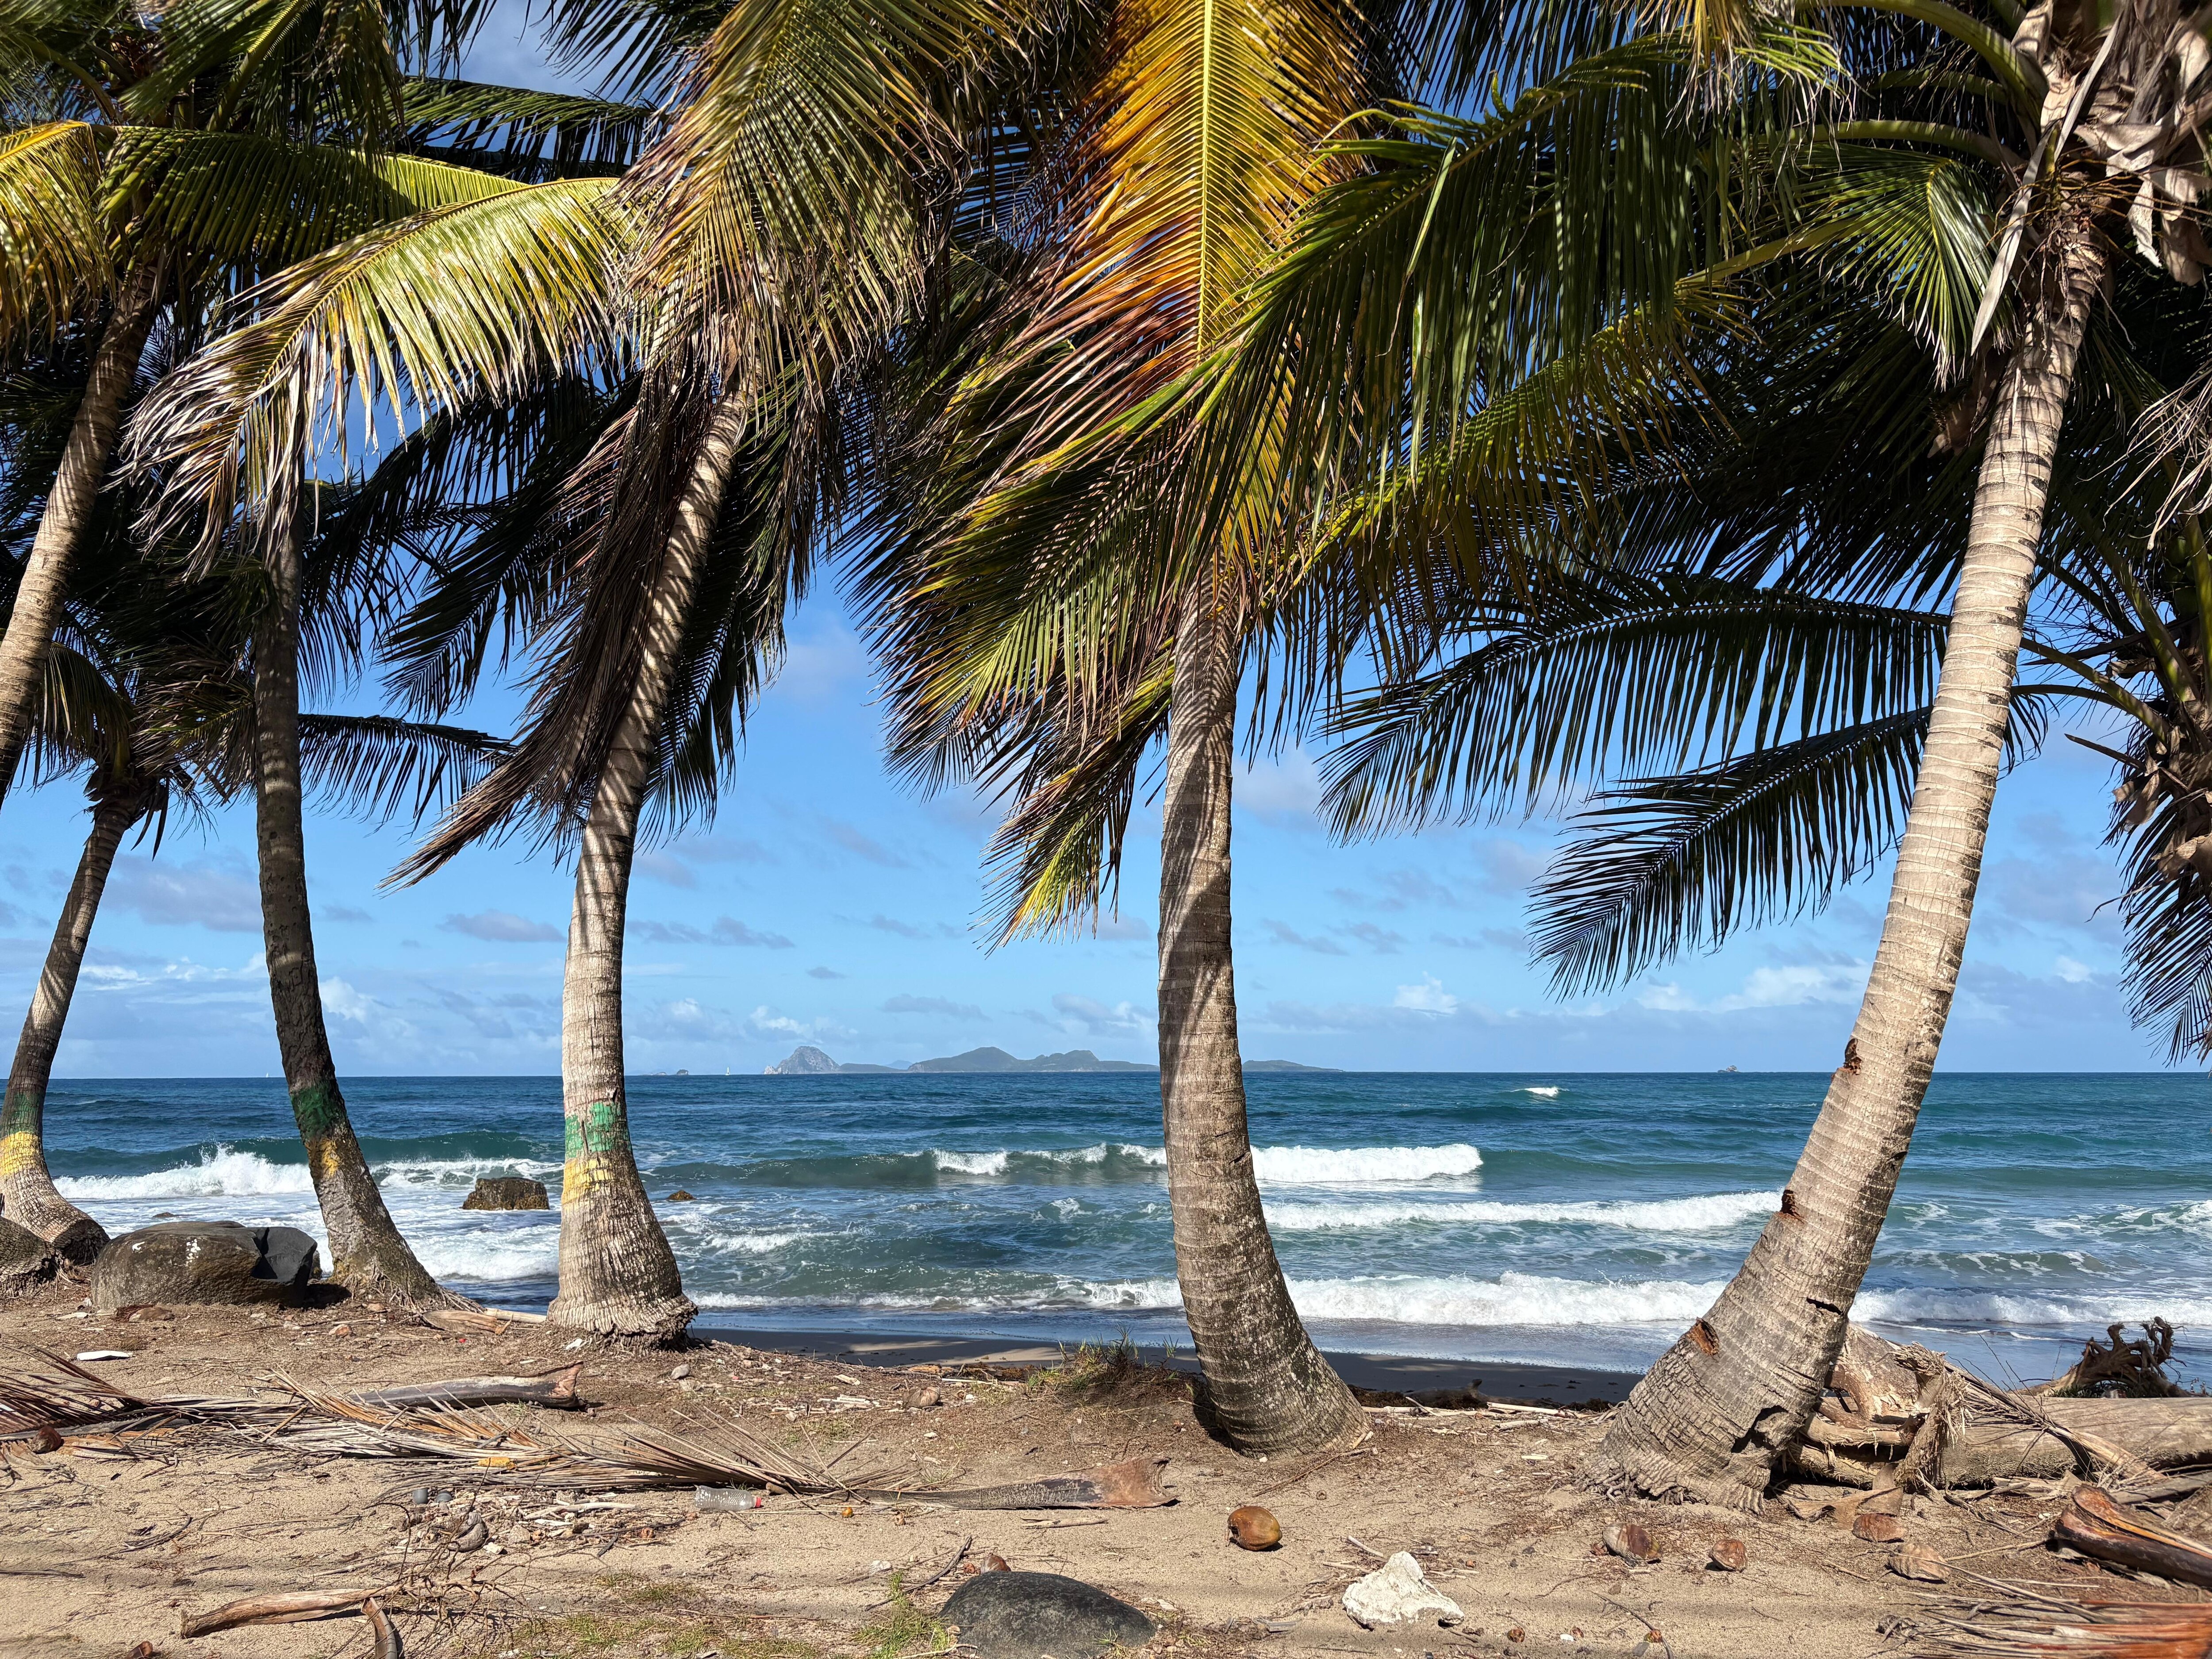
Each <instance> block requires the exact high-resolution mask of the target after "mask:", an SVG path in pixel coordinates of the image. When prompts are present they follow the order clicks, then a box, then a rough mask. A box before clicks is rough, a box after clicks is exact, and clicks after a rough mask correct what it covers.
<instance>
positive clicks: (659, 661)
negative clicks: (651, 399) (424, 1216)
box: [546, 396, 745, 1341]
mask: <svg viewBox="0 0 2212 1659" xmlns="http://www.w3.org/2000/svg"><path fill="white" fill-rule="evenodd" d="M744 424H745V422H744V406H743V404H742V402H741V401H740V399H739V398H737V397H735V396H731V397H726V398H723V400H722V401H721V402H720V404H718V405H716V407H715V410H714V415H713V417H712V418H711V419H710V420H709V421H708V426H707V431H706V435H705V436H704V438H703V439H702V441H701V444H700V449H699V453H698V455H697V457H696V459H695V460H694V461H693V463H692V466H691V472H690V477H688V478H687V479H686V480H685V482H684V495H683V498H682V499H681V500H680V501H678V503H677V507H676V520H675V525H674V527H673V528H672V529H671V532H669V538H668V546H667V548H666V550H665V552H664V554H663V556H662V559H661V563H660V569H659V574H658V575H657V576H656V577H655V578H654V581H653V592H652V593H651V594H650V595H649V596H648V598H647V602H646V613H645V637H644V640H643V642H642V646H641V650H640V652H639V658H638V671H637V678H635V680H634V681H632V682H631V684H630V691H629V702H628V704H627V705H626V706H625V707H624V708H623V711H622V716H621V719H620V720H619V721H618V723H617V726H616V728H615V732H614V737H613V739H612V741H611V744H610V745H609V748H608V751H607V757H606V762H605V765H604V766H602V767H601V769H600V771H599V781H598V787H597V788H596V790H595V791H594V793H593V794H592V813H591V817H590V818H589V819H588V820H586V823H585V825H584V835H583V840H582V843H581V845H580V848H579V849H578V852H577V855H576V897H575V902H574V907H573V908H571V910H570V913H569V918H568V966H567V969H566V971H565V972H564V974H563V975H562V984H561V1104H562V1113H563V1115H565V1117H566V1119H567V1131H568V1146H567V1156H566V1161H565V1163H564V1164H563V1166H562V1172H561V1293H560V1295H559V1296H557V1297H555V1298H554V1300H553V1305H552V1306H551V1307H550V1308H549V1309H547V1310H546V1312H547V1314H548V1315H549V1316H550V1318H551V1319H552V1321H553V1322H554V1323H556V1324H559V1325H568V1326H573V1327H574V1328H577V1329H579V1330H585V1331H589V1332H592V1334H595V1335H599V1336H611V1337H619V1338H623V1339H626V1340H635V1339H642V1340H648V1341H668V1340H672V1339H673V1338H675V1337H678V1336H680V1335H681V1334H683V1332H684V1328H685V1327H686V1326H688V1325H689V1324H690V1322H691V1318H692V1316H693V1315H694V1314H696V1313H697V1312H698V1311H699V1310H698V1309H697V1308H696V1306H695V1305H694V1304H692V1302H691V1300H690V1298H689V1297H686V1296H685V1295H684V1280H683V1275H682V1274H681V1273H678V1270H677V1267H676V1253H675V1252H674V1251H673V1250H671V1249H669V1248H668V1236H667V1235H666V1234H665V1233H664V1232H663V1231H661V1230H660V1218H659V1217H658V1216H657V1215H655V1214H654V1213H653V1202H652V1200H650V1199H648V1198H647V1196H646V1192H645V1182H644V1180H643V1179H642V1178H641V1176H639V1174H638V1172H637V1159H636V1157H635V1154H634V1153H633V1152H631V1150H630V1139H629V1094H628V1091H627V1089H626V1087H625V1085H624V1079H623V983H622V969H623V925H624V922H625V921H626V919H627V916H628V913H629V877H630V865H631V861H632V860H633V858H634V857H635V854H636V852H637V820H638V814H639V812H640V811H641V810H642V809H643V807H644V805H645V795H646V789H647V785H648V784H649V783H650V782H651V781H652V776H653V752H654V747H655V744H654V738H655V734H656V733H657V732H658V730H659V726H660V722H661V720H662V718H663V717H664V716H665V714H666V712H667V706H668V696H669V691H670V689H671V686H672V684H673V683H674V679H675V670H676V655H677V650H678V646H679V645H680V644H681V642H682V640H683V636H684V619H685V617H687V615H688V614H689V613H690V609H691V597H692V595H693V593H694V592H696V590H697V588H698V585H699V573H700V570H701V568H702V566H703V565H704V564H705V562H706V556H707V549H708V544H709V543H710V542H711V541H712V539H713V538H714V521H715V520H716V518H717V517H718V516H719V515H720V512H721V505H722V495H723V492H724V490H725V489H726V487H727V485H728V483H729V478H730V472H731V469H732V467H733V466H734V465H736V462H737V456H738V441H739V440H740V438H741V437H742V436H743V435H744Z"/></svg>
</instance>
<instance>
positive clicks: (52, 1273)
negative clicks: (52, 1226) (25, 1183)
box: [0, 1216, 62, 1301]
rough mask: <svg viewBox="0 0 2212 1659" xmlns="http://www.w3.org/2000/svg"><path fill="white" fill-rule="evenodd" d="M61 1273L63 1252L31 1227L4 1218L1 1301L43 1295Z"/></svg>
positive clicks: (0, 1248)
mask: <svg viewBox="0 0 2212 1659" xmlns="http://www.w3.org/2000/svg"><path fill="white" fill-rule="evenodd" d="M61 1272H62V1256H61V1252H60V1251H59V1250H57V1249H55V1248H54V1247H53V1246H52V1245H51V1244H49V1243H46V1240H45V1239H43V1238H40V1237H39V1236H38V1234H36V1233H34V1232H33V1231H31V1230H30V1229H29V1228H28V1227H18V1226H17V1225H15V1223H14V1222H12V1221H9V1219H7V1218H5V1217H4V1216H0V1301H5V1300H6V1299H7V1298H8V1297H14V1296H29V1295H31V1294H33V1292H34V1291H42V1290H44V1289H46V1286H47V1285H51V1284H52V1283H53V1282H54V1280H56V1279H58V1278H60V1277H61Z"/></svg>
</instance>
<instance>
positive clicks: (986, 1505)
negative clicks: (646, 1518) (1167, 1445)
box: [692, 1457, 1175, 1514]
mask: <svg viewBox="0 0 2212 1659" xmlns="http://www.w3.org/2000/svg"><path fill="white" fill-rule="evenodd" d="M1167 1466H1168V1460H1167V1459H1166V1458H1164V1457H1133V1458H1130V1459H1129V1460H1128V1461H1127V1462H1121V1463H1107V1464H1103V1465H1102V1466H1100V1467H1099V1468H1095V1469H1086V1470H1085V1471H1084V1472H1083V1473H1082V1474H1063V1475H1054V1476H1053V1477H1052V1478H1051V1479H1049V1480H1025V1481H1023V1482H1021V1483H1020V1484H1018V1485H1016V1486H969V1487H966V1488H944V1489H939V1488H906V1487H889V1486H854V1487H852V1488H850V1489H849V1491H848V1494H847V1495H848V1496H849V1497H853V1498H866V1499H868V1500H870V1501H871V1502H873V1503H878V1504H942V1505H943V1506H944V1507H945V1508H946V1509H952V1510H1156V1509H1160V1508H1163V1507H1164V1506H1165V1505H1167V1504H1172V1503H1174V1502H1175V1499H1174V1498H1172V1497H1170V1495H1169V1494H1168V1493H1167V1492H1165V1491H1164V1490H1163V1489H1162V1487H1161V1486H1160V1472H1161V1471H1162V1470H1164V1469H1165V1468H1167ZM755 1496H756V1494H755V1493H754V1492H748V1491H745V1490H744V1489H742V1488H737V1487H729V1486H701V1487H699V1488H698V1489H697V1490H696V1492H693V1494H692V1501H693V1503H694V1504H696V1505H697V1507H698V1509H699V1510H700V1511H701V1512H702V1513H703V1514H712V1513H714V1511H716V1510H750V1509H751V1508H752V1507H753V1499H754V1498H755Z"/></svg>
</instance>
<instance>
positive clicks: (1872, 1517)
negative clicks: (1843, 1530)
mask: <svg viewBox="0 0 2212 1659" xmlns="http://www.w3.org/2000/svg"><path fill="white" fill-rule="evenodd" d="M1851 1536H1852V1537H1854V1538H1857V1539H1860V1540H1863V1541H1864V1542H1866V1543H1869V1544H1901V1543H1903V1542H1904V1541H1905V1522H1903V1521H1902V1520H1900V1519H1899V1517H1897V1516H1893V1515H1881V1514H1878V1513H1876V1512H1875V1511H1874V1510H1865V1509H1863V1510H1860V1511H1859V1514H1858V1517H1857V1519H1856V1520H1854V1521H1853V1522H1851Z"/></svg>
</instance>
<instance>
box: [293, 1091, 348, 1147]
mask: <svg viewBox="0 0 2212 1659" xmlns="http://www.w3.org/2000/svg"><path fill="white" fill-rule="evenodd" d="M292 1118H293V1121H295V1122H296V1123H297V1124H298V1125H299V1126H300V1133H301V1134H302V1135H326V1134H328V1133H330V1132H331V1130H333V1129H335V1128H337V1127H338V1126H339V1125H340V1124H342V1123H343V1122H344V1121H346V1109H345V1097H344V1096H343V1095H342V1094H340V1093H339V1092H338V1085H337V1082H336V1081H335V1080H332V1079H325V1080H324V1081H322V1082H320V1083H310V1084H307V1085H303V1086H302V1087H300V1088H297V1089H295V1090H293V1091H292Z"/></svg>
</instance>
